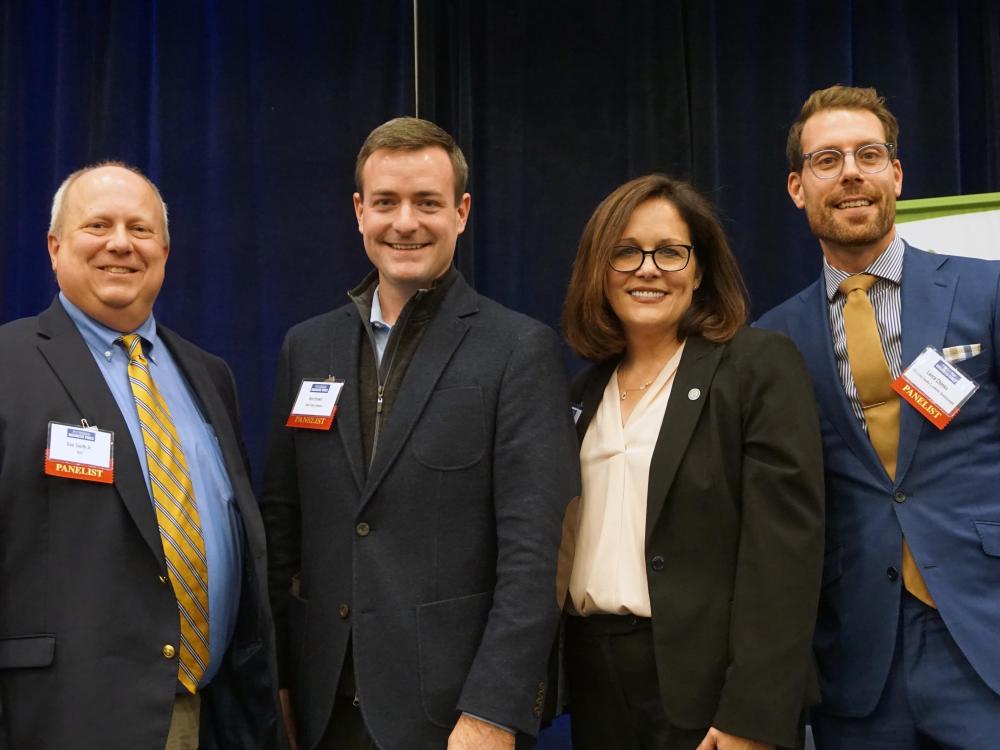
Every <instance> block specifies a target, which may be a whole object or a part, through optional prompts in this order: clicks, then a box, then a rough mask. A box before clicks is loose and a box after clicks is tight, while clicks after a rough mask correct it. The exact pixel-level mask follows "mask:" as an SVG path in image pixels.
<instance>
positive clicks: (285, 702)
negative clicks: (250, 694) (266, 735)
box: [278, 688, 299, 750]
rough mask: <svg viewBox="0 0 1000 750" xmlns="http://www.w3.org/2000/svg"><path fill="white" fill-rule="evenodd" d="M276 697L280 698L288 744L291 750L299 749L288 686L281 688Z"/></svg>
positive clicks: (297, 733)
mask: <svg viewBox="0 0 1000 750" xmlns="http://www.w3.org/2000/svg"><path fill="white" fill-rule="evenodd" d="M278 697H279V698H280V699H281V718H282V720H284V722H285V734H287V735H288V746H289V747H290V748H291V750H299V736H298V735H299V731H298V726H297V725H296V724H295V714H294V713H292V699H291V698H290V697H289V696H288V688H281V690H279V691H278Z"/></svg>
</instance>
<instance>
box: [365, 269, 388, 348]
mask: <svg viewBox="0 0 1000 750" xmlns="http://www.w3.org/2000/svg"><path fill="white" fill-rule="evenodd" d="M368 322H369V323H370V324H371V327H372V338H373V339H374V340H375V362H376V363H377V364H378V365H380V366H381V364H382V355H383V354H385V345H386V344H388V343H389V334H390V333H392V326H391V325H389V324H388V323H386V322H385V318H383V317H382V303H381V302H379V300H378V286H377V285H376V286H375V291H374V292H372V311H371V315H369V316H368Z"/></svg>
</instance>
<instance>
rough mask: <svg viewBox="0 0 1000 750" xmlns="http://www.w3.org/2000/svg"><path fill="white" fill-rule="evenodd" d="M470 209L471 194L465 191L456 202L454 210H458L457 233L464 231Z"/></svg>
mask: <svg viewBox="0 0 1000 750" xmlns="http://www.w3.org/2000/svg"><path fill="white" fill-rule="evenodd" d="M471 209H472V196H471V195H469V194H468V193H465V194H464V195H463V196H462V200H460V201H459V202H458V206H456V208H455V210H456V211H458V233H459V234H461V233H462V232H464V231H465V224H466V222H467V221H468V220H469V211H470V210H471Z"/></svg>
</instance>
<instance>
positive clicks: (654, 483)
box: [646, 336, 725, 544]
mask: <svg viewBox="0 0 1000 750" xmlns="http://www.w3.org/2000/svg"><path fill="white" fill-rule="evenodd" d="M724 349H725V347H724V346H721V345H718V344H713V343H711V342H709V341H706V340H705V339H703V338H701V337H699V336H691V337H689V338H688V339H687V343H685V345H684V353H683V354H682V355H681V362H680V365H679V366H678V368H677V374H676V375H675V376H674V384H673V387H672V388H671V389H670V400H669V401H667V409H666V412H665V413H664V415H663V425H662V427H661V428H660V434H659V436H658V437H657V439H656V445H655V446H654V448H653V457H652V460H651V462H650V465H649V491H648V493H647V499H646V542H647V544H648V543H649V536H650V533H651V532H652V530H653V527H654V526H655V525H656V521H657V520H658V519H659V517H660V511H662V510H663V504H664V502H665V501H666V499H667V495H668V494H669V492H670V487H671V486H672V485H673V483H674V478H675V477H676V476H677V469H678V467H679V466H680V463H681V459H682V458H683V457H684V453H685V452H686V451H687V446H688V443H689V442H690V441H691V435H692V433H693V432H694V428H695V426H696V425H697V424H698V418H699V417H700V416H701V412H702V409H703V408H704V406H705V401H706V400H707V398H708V392H709V388H710V387H711V385H712V378H713V377H714V376H715V370H716V368H718V366H719V360H720V359H721V358H722V352H723V351H724ZM696 390H697V394H695V391H696ZM693 395H696V397H695V398H692V396H693Z"/></svg>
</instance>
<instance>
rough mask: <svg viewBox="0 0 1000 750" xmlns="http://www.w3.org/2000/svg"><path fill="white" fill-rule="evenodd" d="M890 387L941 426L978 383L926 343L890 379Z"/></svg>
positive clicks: (973, 390)
mask: <svg viewBox="0 0 1000 750" xmlns="http://www.w3.org/2000/svg"><path fill="white" fill-rule="evenodd" d="M892 389H893V390H894V391H896V393H898V394H899V395H900V396H902V397H903V398H904V399H905V400H906V401H908V402H909V403H910V404H911V405H912V406H913V407H914V408H915V409H916V410H917V411H919V412H920V413H921V414H923V415H924V416H925V417H926V418H927V419H928V420H930V422H931V424H933V425H934V426H935V427H937V428H938V429H939V430H943V429H944V428H945V427H947V426H948V424H949V423H950V422H951V420H952V419H954V418H955V415H956V414H958V410H959V409H961V408H962V405H963V404H964V403H965V402H966V401H968V400H969V399H970V398H971V397H972V394H973V393H975V392H976V391H977V390H978V389H979V385H978V384H977V383H976V381H974V380H972V379H970V378H968V377H966V375H965V373H963V372H962V371H961V370H959V369H958V368H956V367H955V366H954V365H952V364H950V363H949V362H948V361H947V360H946V359H945V357H944V355H943V354H941V352H939V351H937V350H936V349H934V348H933V347H930V346H928V347H927V348H926V349H924V350H923V351H922V352H921V353H920V355H919V356H918V357H917V358H916V359H915V360H913V364H911V365H910V366H909V367H907V368H906V369H905V370H904V371H903V374H902V375H900V376H899V377H898V378H896V379H895V380H894V381H893V383H892Z"/></svg>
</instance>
